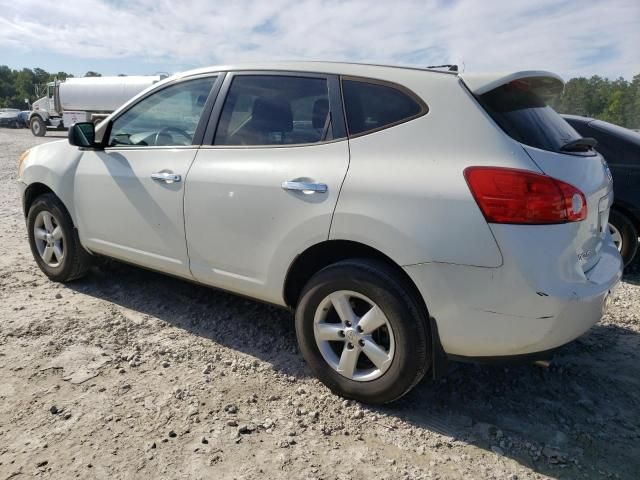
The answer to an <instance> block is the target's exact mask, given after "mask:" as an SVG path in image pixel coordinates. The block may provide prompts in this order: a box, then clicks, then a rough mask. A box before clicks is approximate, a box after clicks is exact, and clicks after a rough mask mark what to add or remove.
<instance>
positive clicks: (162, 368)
mask: <svg viewBox="0 0 640 480" xmlns="http://www.w3.org/2000/svg"><path fill="white" fill-rule="evenodd" d="M64 137H65V135H64V134H62V133H57V132H51V133H50V134H49V135H48V136H47V137H45V138H36V137H33V136H32V135H31V133H30V132H29V131H28V130H21V131H14V130H0V232H2V235H1V238H2V242H0V480H5V479H9V478H16V479H20V478H26V477H32V476H37V477H43V478H72V477H76V478H109V479H116V478H238V479H240V478H242V479H257V478H269V479H273V478H300V479H312V478H318V479H320V478H322V479H341V480H344V479H360V478H362V479H364V478H379V479H396V478H411V479H412V478H440V479H445V478H474V479H475V478H496V479H504V478H510V479H525V478H536V479H537V478H571V479H574V478H628V479H637V478H639V477H640V412H639V409H638V404H639V401H638V400H639V399H640V340H639V339H640V335H639V334H640V274H639V272H640V268H639V266H638V265H635V266H634V267H633V268H632V269H631V270H632V271H631V272H630V273H628V274H627V275H626V276H625V279H624V282H623V283H622V285H621V288H620V289H619V291H618V297H617V299H616V300H615V301H614V304H613V305H612V308H611V310H610V312H609V314H608V315H607V316H606V317H605V318H604V319H603V320H602V321H601V322H600V323H599V324H598V325H597V326H595V327H594V328H593V329H592V330H591V331H590V332H589V333H588V334H587V335H585V336H584V337H582V338H580V339H579V340H577V341H576V342H574V343H572V344H570V345H568V346H566V347H565V348H564V349H562V350H561V352H560V353H559V354H558V355H557V356H556V357H555V359H554V363H552V365H551V367H550V368H548V369H542V368H539V367H535V366H529V365H527V366H509V367H504V366H501V367H500V366H479V365H466V364H454V365H452V366H451V368H450V375H449V376H448V377H447V378H446V379H444V380H440V381H438V382H436V383H434V382H432V381H430V380H424V381H423V382H422V383H421V384H420V385H418V387H417V388H415V389H414V390H413V392H411V393H410V394H409V395H408V396H407V397H405V398H404V399H402V400H401V401H399V402H396V403H394V404H392V405H389V406H385V407H375V408H371V407H367V406H364V405H360V404H358V403H355V402H350V401H344V400H342V399H341V398H339V397H336V396H334V395H332V394H331V393H330V392H329V391H328V390H327V389H326V388H325V387H324V386H322V385H321V384H319V383H318V382H317V381H316V380H314V379H313V378H312V377H310V374H309V371H308V369H307V368H306V366H305V364H304V362H303V360H302V357H301V356H300V354H299V352H298V351H297V348H296V343H295V335H294V330H293V319H292V315H291V314H290V313H288V312H286V311H282V310H279V309H277V308H274V307H271V306H265V305H263V304H260V303H256V302H253V301H250V300H247V299H243V298H240V297H236V296H233V295H230V294H226V293H222V292H218V291H215V290H211V289H208V288H205V287H200V286H194V285H192V284H190V283H186V282H182V281H179V280H176V279H172V278H168V277H164V276H162V275H159V274H156V273H152V272H148V271H144V270H141V269H137V268H134V267H130V266H125V265H121V264H118V263H115V262H112V263H107V264H105V265H101V266H100V267H96V268H94V269H93V270H92V272H91V274H90V275H89V276H88V277H87V278H85V279H83V280H81V281H77V282H74V283H71V284H68V285H59V284H55V283H52V282H49V281H48V280H47V279H46V278H45V277H44V276H43V275H42V274H41V273H40V271H39V270H38V269H37V267H36V265H35V263H34V262H33V260H32V258H31V253H30V251H29V248H28V245H27V239H26V232H25V227H24V219H23V216H22V213H21V209H20V202H19V200H18V196H17V188H16V186H15V182H14V181H15V179H16V159H17V157H18V155H19V154H20V152H22V151H23V150H25V149H26V148H28V147H31V146H33V145H35V144H37V143H42V142H47V141H52V140H55V139H59V138H64ZM634 271H635V273H634Z"/></svg>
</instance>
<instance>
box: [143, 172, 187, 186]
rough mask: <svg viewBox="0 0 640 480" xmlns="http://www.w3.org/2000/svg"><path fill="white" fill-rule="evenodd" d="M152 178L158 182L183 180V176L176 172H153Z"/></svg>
mask: <svg viewBox="0 0 640 480" xmlns="http://www.w3.org/2000/svg"><path fill="white" fill-rule="evenodd" d="M151 178H152V179H153V180H155V181H156V182H164V183H174V182H179V181H180V180H182V177H181V176H180V175H178V174H176V173H170V172H156V173H152V174H151Z"/></svg>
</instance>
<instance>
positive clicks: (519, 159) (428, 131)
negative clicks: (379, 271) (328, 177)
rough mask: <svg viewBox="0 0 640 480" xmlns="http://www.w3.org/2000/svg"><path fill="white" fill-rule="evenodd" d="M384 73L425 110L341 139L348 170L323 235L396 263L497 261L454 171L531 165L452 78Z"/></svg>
mask: <svg viewBox="0 0 640 480" xmlns="http://www.w3.org/2000/svg"><path fill="white" fill-rule="evenodd" d="M393 73H395V72H393ZM385 80H389V81H393V82H396V83H400V84H402V85H404V86H406V87H407V88H409V89H411V90H412V91H414V92H415V93H416V94H418V95H419V96H420V97H421V98H422V99H423V100H424V101H425V102H426V103H427V105H428V107H429V112H428V113H427V114H426V115H425V116H422V117H419V118H417V119H415V120H412V121H410V122H407V123H403V124H400V125H397V126H394V127H391V128H388V129H385V130H381V131H379V132H375V133H372V134H368V135H364V136H361V137H358V138H354V139H351V140H349V149H350V164H349V171H348V173H347V177H346V179H345V181H344V184H343V187H342V191H341V193H340V198H339V200H338V205H337V207H336V211H335V214H334V219H333V223H332V226H331V232H330V238H332V239H347V240H354V241H359V242H362V243H366V244H368V245H370V246H372V247H374V248H377V249H378V250H380V251H382V252H383V253H385V254H386V255H388V256H389V257H391V258H392V259H393V260H394V261H395V262H397V263H398V264H399V265H413V264H418V263H428V262H442V263H452V264H461V265H474V266H480V267H499V266H500V265H502V255H501V252H500V249H499V247H498V244H497V243H496V240H495V238H494V237H493V234H492V232H491V230H490V229H489V226H488V225H487V223H486V221H485V219H484V217H483V215H482V213H481V212H480V210H479V208H478V206H477V204H476V202H475V200H474V199H473V197H472V195H471V192H470V190H469V188H468V186H467V183H466V181H465V179H464V175H463V171H464V169H465V168H466V167H468V166H472V165H494V166H508V167H513V168H523V169H529V170H537V168H536V167H535V165H534V164H533V163H532V161H531V159H530V158H529V157H528V156H527V155H526V154H525V153H524V152H523V151H522V148H521V147H520V145H518V144H517V143H516V142H514V141H513V140H511V139H510V138H509V137H507V136H506V135H504V133H503V132H502V131H501V130H500V129H498V127H497V126H495V124H493V122H491V121H490V119H489V117H488V116H487V115H486V113H485V112H484V110H482V109H481V108H480V107H479V106H478V104H477V103H476V101H475V99H473V97H472V96H471V95H470V94H469V92H468V90H466V89H465V88H464V87H463V86H462V85H461V84H460V80H459V78H458V77H455V76H448V75H431V74H429V72H420V71H401V72H399V73H398V74H397V75H396V76H395V77H394V76H391V74H390V76H389V77H388V78H386V79H385Z"/></svg>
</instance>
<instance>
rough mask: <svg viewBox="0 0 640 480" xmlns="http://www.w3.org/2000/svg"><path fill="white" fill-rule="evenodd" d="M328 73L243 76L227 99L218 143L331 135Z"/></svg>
mask: <svg viewBox="0 0 640 480" xmlns="http://www.w3.org/2000/svg"><path fill="white" fill-rule="evenodd" d="M331 138H332V137H331V115H330V113H329V92H328V88H327V80H326V79H325V78H311V77H293V76H280V75H238V76H237V77H235V78H234V79H233V83H232V84H231V88H230V90H229V94H228V95H227V98H226V99H225V102H224V107H223V109H222V113H221V115H220V122H219V124H218V129H217V132H216V137H215V140H214V144H215V145H295V144H306V143H317V142H321V141H324V140H330V139H331Z"/></svg>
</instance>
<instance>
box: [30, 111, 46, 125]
mask: <svg viewBox="0 0 640 480" xmlns="http://www.w3.org/2000/svg"><path fill="white" fill-rule="evenodd" d="M33 117H40V118H41V119H42V120H43V121H44V123H46V124H49V112H47V111H45V110H37V111H34V112H31V113H30V114H29V123H31V120H32V119H33Z"/></svg>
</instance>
